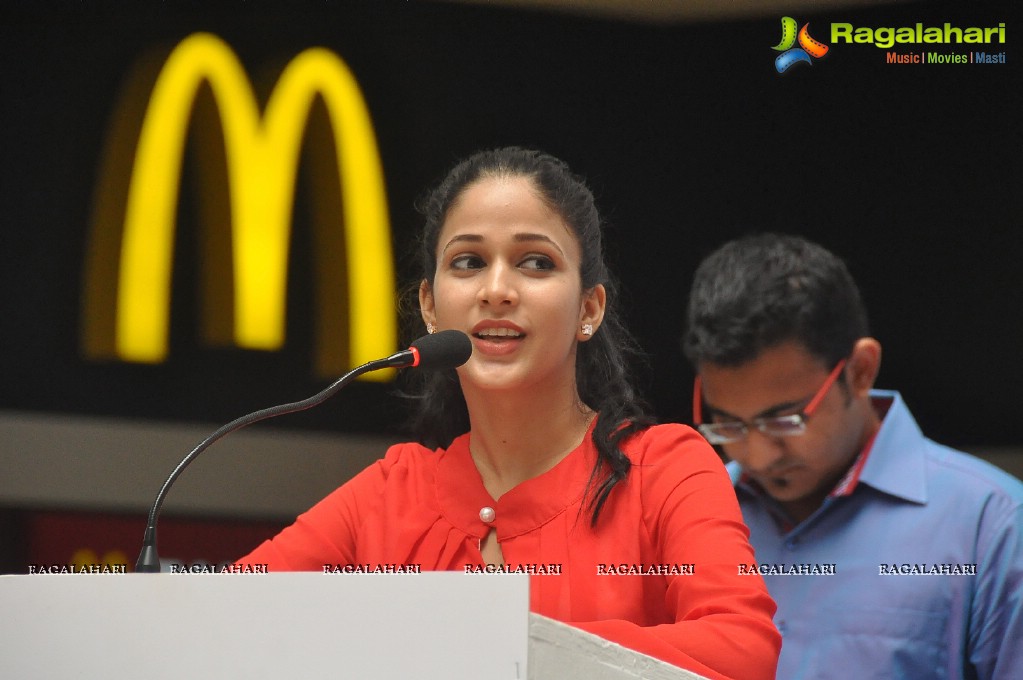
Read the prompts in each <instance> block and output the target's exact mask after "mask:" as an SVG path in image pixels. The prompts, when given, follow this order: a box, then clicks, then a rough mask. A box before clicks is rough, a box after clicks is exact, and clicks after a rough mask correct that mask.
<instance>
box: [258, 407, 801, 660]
mask: <svg viewBox="0 0 1023 680" xmlns="http://www.w3.org/2000/svg"><path fill="white" fill-rule="evenodd" d="M469 437H470V435H469V434H466V435H463V436H461V437H459V438H457V439H456V440H455V441H453V442H452V443H451V446H450V447H448V449H447V450H444V449H438V450H437V451H431V450H429V449H427V448H425V447H423V446H421V445H419V444H398V445H395V446H392V447H391V448H390V449H389V450H388V451H387V454H386V456H385V457H384V459H383V460H380V461H377V462H376V463H374V464H373V465H371V466H369V467H368V468H366V469H365V470H364V471H363V472H361V473H360V474H359V475H357V476H356V477H355V478H354V479H352V480H351V481H350V482H348V483H347V484H345V485H344V486H342V487H341V488H339V489H337V490H336V491H334V492H333V493H332V494H330V495H329V496H327V497H326V498H325V499H324V500H322V501H321V502H320V503H318V504H317V505H316V506H314V507H313V508H312V509H310V510H309V511H308V512H306V513H304V514H302V515H301V516H300V517H299V518H298V519H297V520H296V521H295V523H294V524H293V525H292V526H290V527H288V528H287V529H285V530H284V531H282V532H281V533H280V534H278V535H277V536H276V537H275V538H273V539H271V540H269V541H266V542H264V543H263V544H262V545H260V546H259V547H258V548H256V550H255V551H253V552H252V553H251V554H249V555H248V556H246V557H244V558H242V559H241V560H239V562H242V563H259V564H267V565H269V567H268V568H269V570H271V571H304V570H310V571H320V570H322V569H323V568H324V565H338V564H360V565H366V564H368V565H376V564H418V565H421V568H422V570H424V571H427V570H455V571H462V570H464V569H465V567H466V565H473V566H480V565H482V564H483V558H482V555H481V554H480V541H481V539H482V538H483V537H484V536H485V535H486V534H487V533H488V532H489V531H490V529H491V527H493V528H495V529H496V530H497V539H498V541H499V543H500V546H501V551H502V554H503V555H504V559H505V563H506V565H508V567H510V568H514V567H516V566H517V565H522V566H523V567H525V568H527V569H528V568H532V567H533V566H534V565H535V566H536V568H541V567H542V568H544V569H546V570H548V571H551V570H552V569H551V568H550V565H557V566H558V567H559V568H560V574H539V575H533V576H531V577H530V609H531V610H532V611H534V612H537V613H539V614H543V615H544V616H549V617H551V618H554V619H558V620H560V621H564V622H567V623H570V624H571V625H573V626H576V627H578V628H581V629H583V630H587V631H589V632H591V633H594V634H596V635H599V636H601V637H604V638H606V639H608V640H612V641H614V642H617V643H619V644H621V645H623V646H625V647H629V648H630V649H634V650H636V651H639V652H642V653H644V654H648V655H650V656H654V657H656V658H659V659H662V660H664V661H667V662H669V663H671V664H674V665H677V666H680V667H682V668H686V669H689V670H692V671H693V672H695V673H700V674H702V675H705V676H708V677H712V678H720V677H729V678H763V679H765V680H767V679H769V678H770V679H773V678H774V674H775V666H776V664H777V661H778V652H779V649H780V648H781V637H780V636H779V634H778V632H777V630H776V628H775V627H774V624H773V622H772V619H771V617H772V616H773V614H774V611H775V604H774V601H773V600H772V599H771V598H770V596H769V595H768V593H767V588H766V587H765V585H764V582H763V580H762V579H761V578H760V576H758V575H740V573H739V565H749V564H752V563H753V562H754V561H755V560H754V556H753V549H752V548H751V547H750V544H749V542H748V536H749V531H748V530H747V528H746V526H745V524H743V521H742V516H741V514H740V511H739V505H738V503H737V501H736V498H735V492H734V491H733V489H732V486H731V483H730V482H729V479H728V475H727V473H726V472H725V469H724V466H723V465H722V464H721V462H720V460H719V459H718V457H717V455H716V454H715V453H714V451H713V450H712V449H711V448H710V446H709V445H708V444H707V443H706V442H705V441H704V440H703V438H702V437H700V436H699V435H698V434H697V433H696V432H695V431H694V430H692V429H691V428H689V427H686V426H683V425H658V426H655V427H651V428H649V429H647V430H645V431H644V432H641V433H639V434H638V435H636V436H634V437H632V438H631V439H629V440H628V441H627V442H626V444H625V445H624V446H623V450H624V452H625V453H626V455H627V456H628V457H629V459H630V460H631V461H632V464H633V467H632V469H631V470H630V471H629V474H628V476H627V478H626V479H625V480H624V481H622V482H619V484H618V485H617V486H616V487H615V488H614V490H613V491H612V493H611V495H610V497H609V498H608V500H607V503H606V504H605V506H604V509H603V511H602V512H601V515H600V519H599V521H598V523H597V526H596V528H593V527H591V526H590V512H589V511H588V509H587V508H586V507H585V500H587V499H584V492H585V490H586V485H587V481H588V480H589V478H590V473H591V471H592V469H593V465H594V462H595V461H596V456H597V453H596V449H595V447H594V446H593V443H592V441H591V439H590V436H589V435H587V436H586V438H585V439H584V441H583V443H582V444H581V445H580V446H579V447H578V448H577V449H575V450H574V451H573V452H572V453H570V454H569V455H568V456H566V457H565V458H564V460H562V461H561V462H560V463H558V465H556V466H555V467H554V468H552V469H551V470H550V471H548V472H546V473H544V474H542V475H540V476H539V477H535V478H533V479H530V480H528V481H526V482H523V483H522V484H520V485H519V486H517V487H515V488H514V489H512V490H511V491H509V492H508V493H506V494H505V495H503V496H502V497H501V498H500V500H497V501H495V500H493V499H492V498H491V497H490V495H489V494H488V493H487V491H486V489H485V488H484V486H483V482H482V480H481V478H480V475H479V473H478V472H477V470H476V466H475V465H474V463H473V461H472V458H471V456H470V454H469ZM483 508H491V509H493V511H494V513H493V520H492V521H491V523H489V524H488V523H485V522H484V521H483V520H482V519H481V518H480V511H481V509H483ZM630 572H631V573H630Z"/></svg>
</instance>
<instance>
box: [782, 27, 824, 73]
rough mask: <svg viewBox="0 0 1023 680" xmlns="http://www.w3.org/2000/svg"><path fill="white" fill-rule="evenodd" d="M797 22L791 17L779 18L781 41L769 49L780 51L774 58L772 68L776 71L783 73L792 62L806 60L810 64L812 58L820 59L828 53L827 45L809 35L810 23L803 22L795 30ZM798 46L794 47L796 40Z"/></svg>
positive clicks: (796, 62)
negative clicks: (797, 30) (800, 26)
mask: <svg viewBox="0 0 1023 680" xmlns="http://www.w3.org/2000/svg"><path fill="white" fill-rule="evenodd" d="M798 25H799V24H797V23H796V20H795V19H793V18H792V17H782V18H781V42H779V43H778V44H777V45H775V46H774V47H772V48H771V49H773V50H777V51H778V52H781V54H779V55H778V56H777V57H776V58H775V60H774V68H775V69H777V70H778V73H785V71H787V70H788V69H789V67H790V66H792V65H793V64H798V63H799V62H801V61H802V62H806V63H807V64H812V63H813V60H812V59H811V57H813V58H814V59H820V58H821V57H823V56H824V55H825V54H827V53H828V46H827V45H825V44H824V43H822V42H819V41H817V40H814V39H813V38H811V37H810V32H809V30H808V29H809V27H810V24H803V27H802V28H800V29H799V32H798V33H797V32H796V28H797V26H798ZM797 41H798V42H799V47H794V45H795V44H796V42H797Z"/></svg>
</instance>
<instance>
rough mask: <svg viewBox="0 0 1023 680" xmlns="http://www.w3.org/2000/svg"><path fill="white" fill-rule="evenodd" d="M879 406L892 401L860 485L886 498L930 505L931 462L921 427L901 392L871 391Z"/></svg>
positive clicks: (875, 438)
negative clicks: (879, 492) (929, 477)
mask: <svg viewBox="0 0 1023 680" xmlns="http://www.w3.org/2000/svg"><path fill="white" fill-rule="evenodd" d="M870 397H871V399H872V400H873V402H874V404H875V408H876V407H877V405H878V404H879V403H881V402H883V401H889V402H890V406H889V407H888V412H887V413H886V414H885V415H884V420H882V421H881V428H880V429H879V430H878V431H877V435H876V436H875V437H874V446H873V448H872V453H871V455H870V459H869V460H868V461H867V462H866V464H865V465H864V467H863V471H862V473H861V474H860V482H861V483H863V484H866V485H868V486H871V487H873V488H875V489H877V490H878V491H883V492H884V493H886V494H889V495H891V496H895V497H896V498H901V499H903V500H907V501H911V502H913V503H926V502H927V461H926V455H925V450H924V449H925V445H926V442H927V440H926V439H925V438H924V435H923V432H921V431H920V426H919V425H917V424H916V420H914V419H913V415H912V414H911V413H910V412H909V409H908V408H907V407H906V403H905V402H904V401H903V400H902V396H901V395H900V394H899V393H898V392H894V391H889V390H871V392H870Z"/></svg>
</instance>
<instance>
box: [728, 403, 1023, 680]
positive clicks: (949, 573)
mask: <svg viewBox="0 0 1023 680" xmlns="http://www.w3.org/2000/svg"><path fill="white" fill-rule="evenodd" d="M872 396H873V397H874V398H875V399H882V400H891V406H890V407H889V409H888V411H887V413H886V414H885V417H884V421H883V422H882V425H881V429H880V430H879V431H878V433H877V437H876V439H875V440H874V445H873V448H872V449H871V451H870V454H869V456H868V458H867V461H866V465H865V466H864V467H863V470H862V472H861V475H860V479H859V483H858V485H857V486H856V488H855V489H854V490H853V492H852V493H851V494H850V495H849V496H845V497H835V498H828V499H827V500H826V501H825V503H824V505H823V506H822V507H821V508H819V509H818V510H817V511H816V512H815V513H814V514H813V515H812V516H810V517H809V518H807V519H806V520H805V521H803V522H802V523H800V524H799V525H797V526H796V527H795V528H792V529H791V530H790V531H785V529H784V528H783V527H784V523H783V522H779V521H777V520H776V516H778V515H777V514H773V513H778V514H780V515H784V513H783V512H782V511H781V510H780V508H779V507H778V506H777V505H776V504H775V503H774V501H773V500H772V499H770V498H769V497H767V496H766V495H764V494H763V493H762V492H760V491H759V490H758V489H757V488H755V487H752V486H750V485H747V484H746V483H744V482H742V481H740V480H739V478H740V475H741V468H739V466H738V465H737V464H735V463H734V462H733V463H730V464H729V472H730V474H731V475H732V479H733V482H735V483H736V493H737V495H738V497H739V503H740V505H741V506H742V512H743V516H744V517H745V519H746V523H747V524H748V525H749V527H750V533H751V537H750V540H751V542H752V544H753V547H754V549H755V550H756V557H757V567H756V568H757V570H758V571H759V572H760V573H762V574H764V580H765V581H766V582H767V587H768V590H770V592H771V595H772V596H773V597H774V599H775V600H776V601H777V603H778V612H777V614H776V615H775V623H776V624H777V626H778V629H779V630H780V631H781V633H782V650H781V659H780V661H779V664H778V678H780V679H784V680H792V679H796V678H836V677H840V678H856V679H857V680H858V679H861V678H863V679H865V678H886V679H887V678H914V679H915V678H927V679H929V678H1005V679H1006V680H1008V679H1009V678H1012V679H1014V680H1019V679H1021V678H1023V534H1021V531H1023V483H1021V482H1020V481H1019V480H1018V479H1016V478H1015V477H1013V476H1011V475H1009V474H1007V473H1005V472H1003V471H1001V470H999V469H998V468H996V467H994V466H993V465H990V464H988V463H986V462H984V461H982V460H979V459H977V458H974V457H972V456H969V455H967V454H965V453H962V452H959V451H955V450H953V449H950V448H948V447H945V446H941V445H939V444H936V443H934V442H932V441H931V440H929V439H927V438H925V437H924V435H923V433H922V432H921V431H920V428H919V427H918V426H917V424H916V421H915V420H914V419H913V416H912V415H911V414H910V412H909V409H907V408H906V405H905V404H904V403H903V401H902V398H901V397H900V396H899V394H898V393H897V392H885V391H880V390H876V391H874V392H873V393H872ZM807 565H809V566H807ZM973 565H975V567H974V568H975V572H976V573H975V575H970V573H969V572H970V571H971V567H973ZM814 567H816V569H815V568H814ZM748 568H749V567H747V569H748ZM831 569H833V570H834V575H828V574H827V573H826V572H827V571H830V570H831ZM772 572H773V573H772ZM800 572H802V575H800ZM956 572H959V573H956ZM963 572H965V573H963ZM790 573H791V574H790ZM814 574H816V575H814Z"/></svg>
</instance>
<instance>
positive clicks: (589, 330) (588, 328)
mask: <svg viewBox="0 0 1023 680" xmlns="http://www.w3.org/2000/svg"><path fill="white" fill-rule="evenodd" d="M582 331H583V335H593V324H589V323H584V324H583V328H582Z"/></svg>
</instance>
